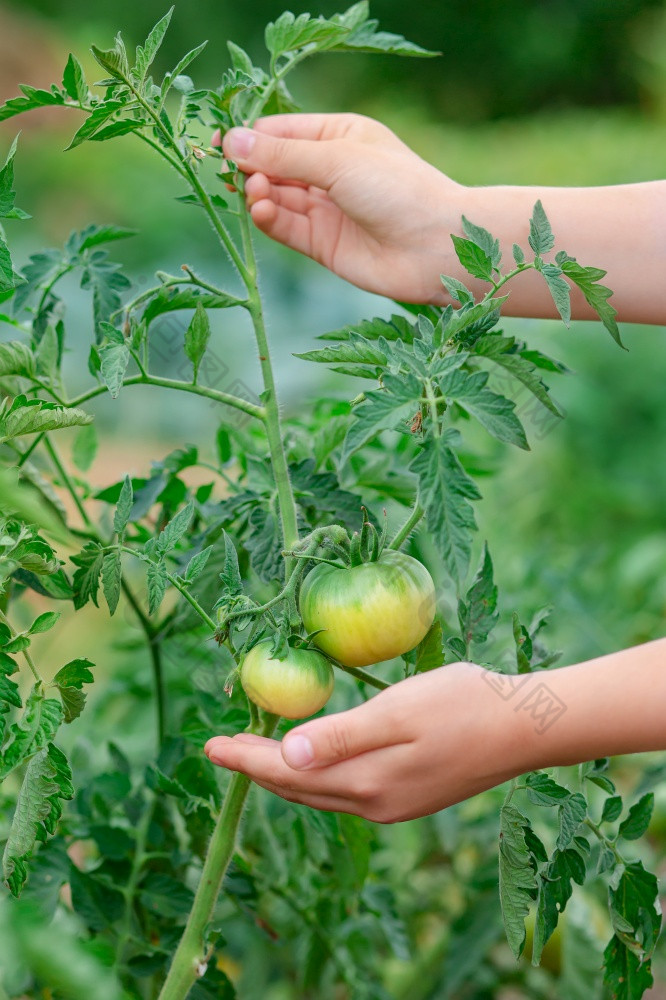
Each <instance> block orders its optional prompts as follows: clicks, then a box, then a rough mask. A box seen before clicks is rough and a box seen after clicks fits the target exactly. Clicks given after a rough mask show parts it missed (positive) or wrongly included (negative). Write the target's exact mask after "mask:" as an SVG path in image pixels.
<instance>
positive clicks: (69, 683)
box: [53, 659, 95, 722]
mask: <svg viewBox="0 0 666 1000" xmlns="http://www.w3.org/2000/svg"><path fill="white" fill-rule="evenodd" d="M93 666H94V663H92V662H91V661H90V660H86V659H78V660H70V661H69V663H66V664H65V666H64V667H61V668H60V670H59V671H58V673H57V674H56V675H55V677H54V678H53V683H54V684H55V686H56V687H57V688H58V691H59V693H60V697H61V698H62V705H63V710H64V721H65V722H73V721H74V719H78V717H79V716H80V714H81V712H82V711H83V707H84V705H85V703H86V696H85V694H84V693H83V690H82V688H83V685H84V684H92V682H93V681H94V679H95V678H94V677H93V675H92V672H91V670H90V668H91V667H93Z"/></svg>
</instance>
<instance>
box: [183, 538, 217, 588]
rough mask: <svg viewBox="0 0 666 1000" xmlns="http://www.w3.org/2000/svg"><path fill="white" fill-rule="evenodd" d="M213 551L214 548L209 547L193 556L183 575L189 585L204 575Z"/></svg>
mask: <svg viewBox="0 0 666 1000" xmlns="http://www.w3.org/2000/svg"><path fill="white" fill-rule="evenodd" d="M212 551H213V546H212V545H209V546H208V547H207V548H205V549H203V550H202V551H201V552H197V553H196V555H194V556H192V558H191V559H190V561H189V563H188V564H187V568H186V569H185V573H184V574H183V579H184V580H187V582H188V583H191V582H192V581H194V580H196V578H197V577H198V576H199V574H200V573H203V571H204V569H205V567H206V563H207V562H208V560H209V558H210V555H211V553H212Z"/></svg>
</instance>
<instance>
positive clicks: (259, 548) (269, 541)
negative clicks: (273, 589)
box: [245, 507, 284, 583]
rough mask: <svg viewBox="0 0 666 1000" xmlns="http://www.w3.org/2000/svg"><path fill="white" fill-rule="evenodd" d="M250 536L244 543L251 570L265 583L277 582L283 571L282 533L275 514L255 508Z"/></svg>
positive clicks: (251, 519)
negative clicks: (248, 554) (247, 551)
mask: <svg viewBox="0 0 666 1000" xmlns="http://www.w3.org/2000/svg"><path fill="white" fill-rule="evenodd" d="M250 529H251V534H250V536H249V538H248V539H247V541H246V543H245V544H246V546H247V548H248V550H249V552H250V562H251V565H252V569H253V570H254V571H255V572H256V573H257V574H258V575H259V576H260V578H261V579H262V580H264V581H265V582H266V583H273V582H274V581H275V580H279V579H280V578H281V577H282V575H283V571H284V560H283V558H282V554H281V553H282V532H281V530H280V524H279V522H278V519H277V517H276V516H275V514H274V513H273V512H272V511H270V510H265V509H264V508H263V507H255V509H254V510H253V511H252V514H251V515H250Z"/></svg>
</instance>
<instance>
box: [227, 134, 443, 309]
mask: <svg viewBox="0 0 666 1000" xmlns="http://www.w3.org/2000/svg"><path fill="white" fill-rule="evenodd" d="M213 142H214V143H215V142H217V143H218V144H219V133H218V134H217V135H216V136H214V137H213ZM250 146H251V148H249V147H250ZM223 151H224V154H225V156H226V157H228V158H229V159H231V160H234V161H235V162H236V163H237V164H238V166H239V168H240V169H241V170H242V171H243V172H244V173H245V174H247V175H248V177H247V181H246V184H245V193H246V196H247V203H248V206H249V208H250V212H251V215H252V219H253V221H254V223H255V224H256V225H257V226H258V228H259V229H261V230H263V232H265V233H267V235H268V236H270V237H272V238H273V239H274V240H277V241H279V242H280V243H284V244H286V245H287V246H290V247H292V248H293V249H294V250H298V251H300V252H301V253H303V254H306V255H307V256H309V257H312V258H314V259H315V260H317V261H318V262H319V263H320V264H324V265H325V266H326V267H328V268H329V269H330V270H331V271H333V272H335V273H336V274H338V275H339V276H340V277H342V278H345V279H346V280H347V281H350V282H352V283H353V284H355V285H358V286H359V287H361V288H365V289H367V290H368V291H371V292H376V293H378V294H380V295H386V296H389V297H391V298H395V299H400V300H403V301H410V302H432V303H435V304H440V305H441V304H443V303H444V301H445V299H444V293H443V288H442V285H441V282H440V280H439V275H440V274H441V273H442V271H444V270H447V267H446V262H447V260H448V259H449V258H451V257H452V256H453V254H452V246H451V240H450V238H449V233H450V231H451V229H452V228H453V229H456V230H457V229H458V228H459V219H460V215H461V211H462V209H461V208H460V206H459V201H460V192H461V191H462V190H463V189H462V188H461V187H460V186H459V185H458V184H456V183H454V182H453V181H452V180H450V179H449V178H448V177H446V176H445V175H444V174H442V173H441V172H440V171H439V170H436V169H435V167H433V166H431V165H430V164H428V163H426V162H425V161H424V160H422V159H421V158H420V157H419V156H417V155H416V154H415V153H413V152H412V151H411V150H410V149H409V148H408V147H407V146H406V145H405V144H404V143H403V142H401V141H400V140H399V139H398V138H397V137H396V136H395V135H394V134H393V133H392V132H391V131H390V130H389V129H388V128H386V127H385V126H383V125H381V124H380V123H379V122H376V121H373V120H372V119H371V118H365V117H363V116H361V115H353V114H338V115H324V114H289V115H274V116H271V117H268V118H262V119H259V121H257V122H256V124H255V126H254V128H253V129H247V128H234V129H231V130H230V131H229V132H228V133H227V134H226V135H225V137H224V140H223ZM451 220H453V221H451Z"/></svg>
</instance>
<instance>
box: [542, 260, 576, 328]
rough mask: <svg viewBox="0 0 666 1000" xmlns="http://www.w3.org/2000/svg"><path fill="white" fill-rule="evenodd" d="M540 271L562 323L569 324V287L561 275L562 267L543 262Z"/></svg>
mask: <svg viewBox="0 0 666 1000" xmlns="http://www.w3.org/2000/svg"><path fill="white" fill-rule="evenodd" d="M540 271H541V273H542V274H543V276H544V278H545V279H546V284H547V285H548V290H549V292H550V294H551V295H552V298H553V302H554V303H555V308H556V309H557V311H558V313H559V314H560V316H561V317H562V320H563V321H564V323H566V325H567V326H569V323H570V322H571V289H570V288H569V285H568V284H567V282H566V281H565V280H564V278H563V277H562V268H561V267H558V266H557V264H543V266H542V267H541V268H540Z"/></svg>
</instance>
